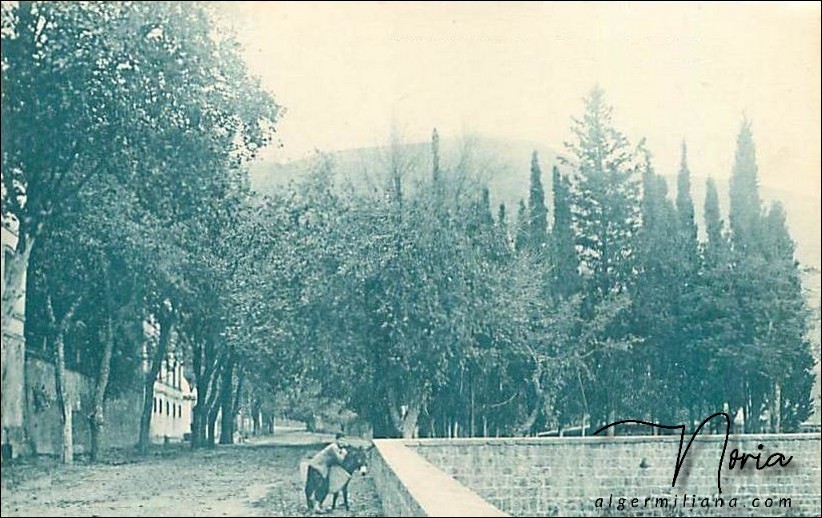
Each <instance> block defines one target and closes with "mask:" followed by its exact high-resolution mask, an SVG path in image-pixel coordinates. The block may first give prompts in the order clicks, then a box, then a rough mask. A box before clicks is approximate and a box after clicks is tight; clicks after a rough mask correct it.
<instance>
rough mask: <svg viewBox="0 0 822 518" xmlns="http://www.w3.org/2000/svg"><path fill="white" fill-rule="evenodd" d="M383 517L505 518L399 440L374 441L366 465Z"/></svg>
mask: <svg viewBox="0 0 822 518" xmlns="http://www.w3.org/2000/svg"><path fill="white" fill-rule="evenodd" d="M369 473H370V474H371V477H372V478H373V479H374V484H375V485H376V486H377V492H378V493H379V495H380V501H381V502H382V508H383V512H384V513H385V516H508V515H507V514H505V513H504V512H502V511H500V510H499V509H497V508H496V507H494V506H492V505H491V504H489V503H488V502H486V501H485V500H483V499H482V498H481V497H480V496H479V495H477V494H476V493H475V492H474V491H472V490H471V489H469V488H467V487H465V486H464V485H462V484H460V483H459V482H457V481H456V480H455V479H454V478H453V477H451V476H449V475H448V474H447V473H445V472H444V471H442V470H441V469H439V468H438V467H436V466H434V465H433V464H431V463H430V462H428V461H427V460H425V459H424V458H423V457H422V456H420V455H419V454H418V453H417V452H416V451H414V450H413V449H411V448H408V447H406V446H405V444H404V442H403V441H402V440H399V439H377V440H375V441H374V453H373V454H372V456H371V460H370V461H369Z"/></svg>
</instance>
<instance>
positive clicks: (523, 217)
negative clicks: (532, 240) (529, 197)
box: [514, 198, 529, 252]
mask: <svg viewBox="0 0 822 518" xmlns="http://www.w3.org/2000/svg"><path fill="white" fill-rule="evenodd" d="M528 230H529V218H528V209H527V208H526V207H525V200H523V199H522V198H520V200H519V207H518V210H517V234H516V237H515V238H514V248H515V249H516V251H517V252H521V251H523V250H525V249H526V247H527V246H528Z"/></svg>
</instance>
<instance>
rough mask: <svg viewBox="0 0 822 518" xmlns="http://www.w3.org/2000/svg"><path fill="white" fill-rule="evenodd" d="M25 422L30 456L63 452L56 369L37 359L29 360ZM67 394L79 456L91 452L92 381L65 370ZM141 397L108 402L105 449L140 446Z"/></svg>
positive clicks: (29, 358) (138, 395)
mask: <svg viewBox="0 0 822 518" xmlns="http://www.w3.org/2000/svg"><path fill="white" fill-rule="evenodd" d="M25 386H26V413H27V415H26V421H27V423H28V424H27V430H26V432H27V436H28V437H27V438H28V447H29V450H30V453H36V454H47V455H57V454H59V453H60V449H61V439H60V434H61V425H60V413H59V410H58V408H57V397H56V392H55V388H54V367H53V366H52V365H51V364H50V363H48V362H46V361H43V360H41V359H39V358H37V357H35V356H29V357H28V358H26V385H25ZM66 392H67V393H68V401H69V404H70V405H71V408H72V409H73V412H74V414H73V422H72V425H73V439H74V449H75V452H76V453H83V452H86V451H88V447H89V445H90V443H91V430H90V428H89V422H88V419H87V417H88V415H89V414H90V413H91V409H92V395H93V393H94V387H93V384H92V383H91V381H90V380H89V379H88V378H86V377H84V376H82V375H80V374H78V373H76V372H73V371H70V370H66ZM140 396H141V394H138V393H130V394H127V395H123V396H121V397H119V398H115V399H108V400H106V403H105V407H104V412H105V413H104V415H105V419H106V424H105V427H104V428H103V436H102V441H103V447H104V448H125V447H129V446H134V445H135V444H137V438H138V431H139V429H140V428H139V427H140V412H141V404H142V403H141V397H140Z"/></svg>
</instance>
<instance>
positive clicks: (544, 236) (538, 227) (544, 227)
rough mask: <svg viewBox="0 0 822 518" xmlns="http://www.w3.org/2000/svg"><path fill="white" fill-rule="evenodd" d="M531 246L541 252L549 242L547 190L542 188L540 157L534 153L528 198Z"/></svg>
mask: <svg viewBox="0 0 822 518" xmlns="http://www.w3.org/2000/svg"><path fill="white" fill-rule="evenodd" d="M528 212H529V224H528V227H529V229H528V234H529V239H528V240H529V242H530V246H531V247H532V249H533V250H535V251H539V250H542V248H543V247H544V246H545V245H546V243H547V242H548V208H547V207H546V206H545V190H544V189H543V187H542V170H541V169H540V167H539V157H538V156H537V152H536V151H534V152H533V154H532V155H531V186H530V191H529V196H528Z"/></svg>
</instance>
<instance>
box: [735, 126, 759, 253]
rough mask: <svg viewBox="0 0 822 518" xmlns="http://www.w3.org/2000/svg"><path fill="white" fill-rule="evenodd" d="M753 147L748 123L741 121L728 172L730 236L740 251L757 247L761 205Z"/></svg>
mask: <svg viewBox="0 0 822 518" xmlns="http://www.w3.org/2000/svg"><path fill="white" fill-rule="evenodd" d="M757 173H758V171H757V165H756V147H755V146H754V142H753V133H752V131H751V123H750V121H748V120H747V119H745V120H743V121H742V127H741V128H740V130H739V135H738V137H737V139H736V154H735V156H734V165H733V171H732V172H731V191H730V196H731V212H730V223H731V236H732V239H733V243H734V247H735V248H736V249H737V250H739V251H743V252H744V251H750V250H752V249H754V248H755V247H756V243H757V241H758V234H759V228H760V226H761V219H762V202H761V201H760V198H759V187H758V182H757Z"/></svg>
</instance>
